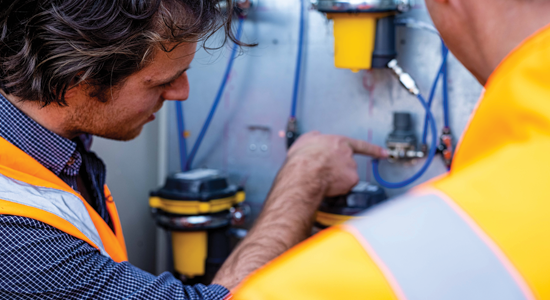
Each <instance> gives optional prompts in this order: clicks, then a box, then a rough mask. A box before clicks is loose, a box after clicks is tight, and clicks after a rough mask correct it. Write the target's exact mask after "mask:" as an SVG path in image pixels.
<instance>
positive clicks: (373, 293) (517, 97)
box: [233, 27, 550, 300]
mask: <svg viewBox="0 0 550 300" xmlns="http://www.w3.org/2000/svg"><path fill="white" fill-rule="evenodd" d="M363 217H364V218H362V219H360V220H355V221H352V222H350V223H348V224H345V225H343V226H339V227H334V228H330V229H328V230H325V231H323V232H321V233H319V234H317V235H315V236H314V237H312V238H311V239H309V240H306V241H305V242H303V243H301V244H299V245H298V246H296V247H294V248H293V249H291V250H290V251H288V252H287V253H284V254H283V255H281V256H280V257H279V258H277V259H275V260H274V261H272V262H271V263H269V264H268V265H267V266H266V267H264V268H263V269H260V270H259V271H257V272H256V273H254V274H252V275H251V276H249V277H248V278H247V279H245V280H244V282H243V283H242V284H241V285H240V287H237V289H236V290H235V291H234V297H233V299H237V300H252V299H254V300H267V299H269V300H279V299H318V300H328V299H331V300H332V299H347V300H349V299H409V300H413V299H414V300H416V299H418V300H430V299H436V300H442V299H443V300H445V299H457V300H459V299H468V300H472V299H483V300H489V299H490V300H493V299H495V300H496V299H498V300H505V299H550V27H547V28H545V29H543V30H541V31H539V32H538V33H537V34H535V35H534V36H532V37H530V38H529V39H528V40H526V41H525V42H524V43H523V44H522V45H521V46H520V47H518V48H517V49H515V50H514V51H513V52H512V53H511V54H510V55H509V56H508V57H507V58H506V59H505V60H504V61H503V62H502V63H501V65H500V66H499V67H498V68H497V70H496V71H495V72H494V73H493V75H492V76H491V78H490V80H489V82H488V83H487V85H486V91H485V93H484V95H483V98H482V100H481V102H480V103H479V105H478V108H477V109H476V111H475V114H474V116H473V118H472V119H471V121H470V124H469V126H468V128H467V130H466V131H465V134H464V136H463V138H462V140H461V142H460V144H459V147H458V149H457V153H456V156H455V160H454V162H453V166H452V171H451V172H450V173H449V174H447V175H445V176H443V177H440V178H438V179H436V180H434V181H432V182H429V183H427V184H425V185H423V186H421V187H419V188H417V189H415V190H413V192H412V193H409V194H407V195H405V196H402V197H399V198H397V199H393V200H390V201H389V202H387V203H385V204H382V205H380V206H378V207H375V208H374V209H372V210H370V211H368V212H366V213H365V214H364V215H363Z"/></svg>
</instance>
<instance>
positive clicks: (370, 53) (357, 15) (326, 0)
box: [315, 0, 410, 72]
mask: <svg viewBox="0 0 550 300" xmlns="http://www.w3.org/2000/svg"><path fill="white" fill-rule="evenodd" d="M315 7H316V8H317V10H319V11H320V12H322V13H325V14H326V16H327V19H330V20H333V25H334V26H333V30H334V65H335V66H336V67H337V68H343V69H350V70H352V71H353V72H358V71H359V70H365V69H367V70H368V69H372V68H386V66H387V63H388V62H390V61H391V60H392V59H394V58H395V56H396V55H397V54H396V51H395V25H394V24H393V20H394V19H393V17H394V16H395V15H396V14H397V13H399V12H401V11H404V10H408V9H409V7H410V1H409V0H317V1H316V2H315Z"/></svg>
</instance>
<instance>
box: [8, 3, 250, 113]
mask: <svg viewBox="0 0 550 300" xmlns="http://www.w3.org/2000/svg"><path fill="white" fill-rule="evenodd" d="M221 2H226V4H227V5H226V7H227V9H226V10H222V8H221ZM0 7H1V8H2V11H0V88H1V89H2V90H3V91H4V92H6V93H7V94H10V95H14V96H16V97H18V98H20V99H22V100H25V101H39V102H40V103H41V104H42V105H43V106H46V105H49V104H52V103H56V104H59V105H65V104H66V102H65V94H66V92H67V90H68V89H70V88H71V87H74V86H76V85H78V84H80V83H85V84H87V85H88V87H89V89H88V90H89V94H90V95H91V96H94V97H97V98H99V99H100V100H103V101H105V100H106V99H105V91H107V90H110V89H111V88H113V87H117V86H119V85H120V84H122V83H123V82H124V80H125V79H126V78H127V77H128V76H130V75H132V74H134V73H135V72H137V71H139V70H141V69H142V68H144V67H145V66H147V64H148V62H149V61H150V58H151V57H152V56H153V55H154V54H155V53H156V51H159V50H162V51H166V52H169V51H171V50H173V48H174V47H173V45H175V44H176V45H177V44H181V43H186V42H200V41H203V42H204V41H206V40H207V39H208V38H209V37H210V36H212V34H214V32H216V31H217V30H218V29H220V28H223V29H224V31H225V39H224V43H223V44H225V42H227V40H228V39H229V40H232V41H233V42H236V43H237V44H238V45H241V46H243V45H244V46H249V45H247V44H243V43H240V42H238V41H237V40H236V38H235V36H234V33H233V30H232V27H231V20H232V15H233V13H232V12H233V10H232V7H233V3H232V0H224V1H220V0H0ZM223 44H222V45H223ZM222 45H220V47H221V46H222ZM203 46H204V43H203Z"/></svg>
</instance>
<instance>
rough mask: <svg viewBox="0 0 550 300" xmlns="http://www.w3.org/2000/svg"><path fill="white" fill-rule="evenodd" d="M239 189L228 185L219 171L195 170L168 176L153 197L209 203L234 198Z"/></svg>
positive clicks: (152, 193) (153, 192) (152, 194)
mask: <svg viewBox="0 0 550 300" xmlns="http://www.w3.org/2000/svg"><path fill="white" fill-rule="evenodd" d="M239 190H240V189H239V188H238V187H237V186H235V185H230V184H229V183H228V182H227V178H226V177H225V176H222V175H221V174H220V172H219V171H217V170H211V169H197V170H191V171H188V172H183V173H176V174H172V175H170V176H169V177H168V178H167V179H166V183H165V184H164V186H163V187H162V188H161V189H159V190H156V191H152V192H151V196H153V197H155V196H156V197H161V198H164V199H168V200H180V201H210V200H215V199H222V198H227V197H231V196H234V195H235V194H236V193H237V192H238V191H239Z"/></svg>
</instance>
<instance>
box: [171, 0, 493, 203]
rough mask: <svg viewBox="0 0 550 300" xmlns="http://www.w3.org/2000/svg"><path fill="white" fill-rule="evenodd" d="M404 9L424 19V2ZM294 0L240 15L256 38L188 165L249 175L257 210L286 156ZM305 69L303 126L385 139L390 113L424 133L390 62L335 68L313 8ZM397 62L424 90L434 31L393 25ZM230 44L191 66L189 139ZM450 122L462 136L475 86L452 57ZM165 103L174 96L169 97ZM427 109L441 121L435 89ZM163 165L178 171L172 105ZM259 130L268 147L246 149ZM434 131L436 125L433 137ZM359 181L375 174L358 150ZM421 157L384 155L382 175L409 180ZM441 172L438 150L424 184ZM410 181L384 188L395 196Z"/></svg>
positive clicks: (324, 26) (418, 110) (270, 0)
mask: <svg viewBox="0 0 550 300" xmlns="http://www.w3.org/2000/svg"><path fill="white" fill-rule="evenodd" d="M403 17H411V18H415V19H418V20H422V21H425V22H431V21H430V18H429V15H428V14H427V11H426V9H425V6H424V4H423V3H420V4H417V5H416V6H415V7H414V8H413V9H412V10H411V11H410V12H408V13H406V14H405V15H403ZM298 22H299V1H296V0H262V1H261V2H260V4H259V7H257V8H256V10H255V11H253V12H252V13H251V15H250V16H249V18H248V19H247V20H246V22H245V27H244V34H243V36H244V40H245V41H247V42H257V43H259V46H258V47H256V48H252V49H245V52H244V54H243V55H242V56H240V57H239V58H237V60H236V62H235V64H234V69H233V72H232V73H231V78H230V81H229V83H228V86H227V88H226V91H225V94H224V96H223V99H222V102H221V103H220V106H219V108H218V111H217V112H216V115H215V118H214V121H213V122H212V125H211V127H210V129H209V131H208V133H207V136H206V138H205V139H204V142H203V144H202V146H201V148H200V150H199V152H198V155H197V157H196V159H195V163H194V166H195V167H209V168H217V169H221V170H223V171H225V172H227V173H229V174H233V175H235V177H237V178H240V180H242V181H246V189H247V192H248V199H249V201H251V202H252V203H254V204H256V205H255V206H256V207H257V208H258V207H260V206H261V204H262V203H263V201H264V199H265V197H266V195H267V193H268V191H269V188H270V186H271V184H272V181H273V179H274V177H275V175H276V172H277V170H278V169H279V168H280V166H281V165H282V163H283V162H284V159H285V151H286V149H285V141H284V138H281V137H280V133H281V132H282V131H284V130H285V127H286V121H287V119H288V116H289V113H290V102H291V96H292V84H293V76H294V68H295V61H296V52H297V41H298ZM307 24H308V26H307V29H306V30H307V34H306V42H305V43H306V45H305V50H304V53H305V54H304V55H305V57H304V65H303V68H304V71H303V77H302V85H301V91H300V99H299V104H298V115H297V117H298V122H299V126H300V128H301V130H302V131H303V132H306V131H311V130H318V131H321V132H323V133H330V134H342V135H347V136H351V137H354V138H358V139H363V140H367V141H370V142H373V143H376V144H379V145H384V142H385V139H386V136H387V135H388V133H389V132H390V131H391V122H392V119H391V118H392V112H393V111H409V112H412V113H413V116H414V119H415V125H416V129H417V132H418V138H420V134H421V131H422V122H423V117H424V113H423V109H422V107H421V105H420V104H419V103H418V102H417V100H416V99H415V98H414V97H413V96H410V95H409V94H407V92H406V91H405V90H404V89H403V88H402V87H401V86H400V85H399V83H398V82H397V81H396V80H395V79H394V78H393V77H392V76H391V74H390V72H389V71H388V70H373V71H362V72H360V73H352V72H351V71H349V70H341V69H336V68H335V67H334V64H333V60H334V55H333V54H334V50H333V42H334V38H333V35H332V24H331V22H329V21H327V20H326V18H325V17H324V16H323V15H322V14H321V13H319V12H317V11H315V10H310V11H309V12H308V13H307ZM397 36H398V53H399V57H398V59H399V61H400V63H401V65H402V66H403V68H404V69H405V70H406V71H407V72H409V73H410V74H411V75H412V76H413V77H414V78H415V79H416V80H417V83H418V85H419V86H420V89H421V91H422V93H423V94H425V95H426V97H427V94H428V93H429V89H430V86H431V84H432V81H433V79H434V78H435V75H436V73H437V70H438V68H439V64H440V61H441V54H440V41H439V38H438V37H437V35H435V34H433V33H430V32H427V31H422V30H418V29H410V28H405V27H400V28H399V29H398V31H397ZM228 56H229V51H228V50H227V49H225V50H224V51H223V53H221V54H220V53H216V52H214V53H211V54H209V53H206V52H205V51H204V50H199V51H198V53H197V56H196V59H195V61H194V63H193V64H192V69H191V70H190V71H189V80H190V84H191V95H190V98H189V100H188V101H187V102H186V103H185V104H184V107H185V118H186V121H187V124H186V125H187V129H188V130H190V132H191V136H190V137H189V138H188V143H189V145H192V144H193V143H194V142H195V139H196V137H197V134H198V132H199V131H200V126H202V124H203V122H204V119H205V118H206V115H207V113H208V110H209V109H210V105H211V104H212V102H213V100H214V97H215V93H216V91H217V88H218V86H219V83H220V82H221V76H222V74H223V70H224V68H225V65H226V63H227V60H228ZM448 68H449V78H450V79H449V91H450V102H451V105H450V107H451V125H452V129H453V133H454V135H455V137H457V138H458V137H460V135H461V134H462V131H463V129H464V127H465V126H466V123H467V121H468V119H469V115H470V113H471V111H472V110H473V108H474V106H475V103H476V102H477V100H478V97H479V95H480V92H481V90H482V87H481V86H480V85H479V84H478V83H477V82H476V81H475V79H474V78H473V77H472V76H471V75H470V74H469V73H468V72H467V71H466V70H465V69H464V67H463V66H462V65H461V64H460V63H459V62H458V61H457V60H456V59H455V58H454V57H451V58H450V61H449V67H448ZM170 105H172V104H170ZM433 112H434V115H435V117H436V119H437V122H438V128H439V129H441V128H442V123H443V114H442V104H441V92H440V90H439V92H438V93H437V95H436V98H435V101H434V105H433ZM170 118H172V120H171V125H170V128H171V130H172V132H171V133H170V136H171V140H170V156H169V168H170V171H173V172H175V171H178V169H179V168H178V166H179V163H178V162H179V158H178V154H177V141H176V137H177V132H176V129H175V128H176V126H175V121H174V119H175V118H174V113H173V112H171V113H170ZM257 128H264V130H266V131H268V132H269V133H270V134H269V139H268V140H267V141H266V142H265V145H266V146H267V147H268V149H269V153H257V152H252V151H251V150H250V147H251V145H252V144H253V142H252V141H253V140H255V139H257V135H258V131H257V130H256V129H257ZM439 134H440V133H438V135H439ZM357 161H358V164H359V173H360V176H361V179H362V180H367V181H371V182H372V181H373V180H374V179H373V177H372V174H371V169H370V159H368V158H366V157H358V158H357ZM421 165H422V161H421V162H419V163H417V164H415V165H403V164H395V165H392V164H390V163H386V162H383V163H381V174H382V176H383V177H384V178H386V179H387V180H391V181H397V180H401V179H405V178H408V177H409V176H410V175H412V174H413V173H414V172H415V171H416V170H418V169H419V168H420V167H421ZM444 171H445V167H444V166H443V164H442V162H441V159H439V158H436V159H435V161H434V163H433V165H432V166H431V168H430V169H429V171H428V172H427V173H426V174H425V175H424V176H423V177H422V178H421V179H420V180H419V181H418V182H417V183H421V182H424V181H426V180H428V179H430V178H433V177H434V176H437V175H439V174H441V173H443V172H444ZM411 187H412V186H409V187H407V188H404V189H399V190H388V193H389V194H390V195H399V194H402V193H403V192H405V191H406V190H407V189H408V188H411Z"/></svg>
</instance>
